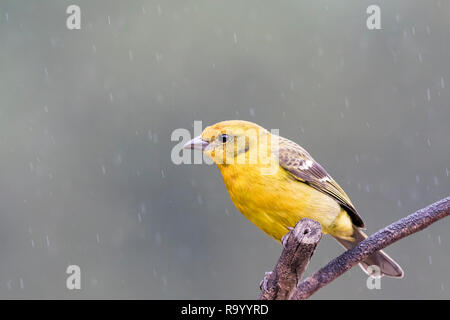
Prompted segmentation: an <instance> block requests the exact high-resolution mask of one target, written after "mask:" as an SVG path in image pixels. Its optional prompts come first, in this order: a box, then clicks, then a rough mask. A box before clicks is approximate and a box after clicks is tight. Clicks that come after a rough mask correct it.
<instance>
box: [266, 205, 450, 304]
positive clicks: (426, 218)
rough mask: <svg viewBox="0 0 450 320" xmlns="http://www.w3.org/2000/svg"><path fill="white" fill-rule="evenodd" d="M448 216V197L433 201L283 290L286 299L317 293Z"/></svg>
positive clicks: (305, 297) (303, 297) (268, 296)
mask: <svg viewBox="0 0 450 320" xmlns="http://www.w3.org/2000/svg"><path fill="white" fill-rule="evenodd" d="M448 215H450V197H447V198H445V199H442V200H440V201H438V202H435V203H433V204H431V205H429V206H428V207H426V208H423V209H420V210H418V211H416V212H415V213H413V214H411V215H409V216H407V217H405V218H403V219H400V220H398V221H397V222H394V223H392V224H391V225H389V226H387V227H386V228H384V229H381V230H380V231H378V232H376V233H374V234H373V235H371V236H370V237H368V238H367V239H365V240H364V241H362V242H360V243H359V244H358V245H357V246H355V247H354V248H352V249H350V250H348V251H346V252H344V253H343V254H342V255H340V256H339V257H337V258H335V259H334V260H332V261H331V262H329V263H328V264H327V265H326V266H325V267H323V268H322V269H320V270H319V271H317V272H316V273H314V274H313V275H312V276H310V277H308V278H306V279H305V280H303V281H302V282H300V283H299V284H298V285H297V286H296V288H295V289H294V290H292V289H291V290H288V289H284V291H289V292H291V294H289V295H288V297H289V298H290V299H293V300H300V299H307V298H309V297H310V296H311V295H312V294H314V293H315V292H316V291H317V290H319V289H320V288H322V287H324V286H326V285H327V284H329V283H330V282H331V281H333V280H334V279H336V278H337V277H339V276H341V275H342V274H343V273H344V272H346V271H348V270H349V269H351V268H352V267H353V266H355V265H356V264H358V263H359V262H361V261H363V260H364V259H365V258H367V257H368V256H370V255H372V254H373V253H375V252H376V251H378V250H381V249H383V248H386V247H387V246H389V245H391V244H392V243H394V242H396V241H398V240H400V239H402V238H404V237H407V236H409V235H411V234H413V233H416V232H418V231H421V230H423V229H425V228H426V227H428V226H429V225H431V224H432V223H434V222H436V221H438V220H440V219H442V218H444V217H446V216H448ZM296 228H297V227H296ZM294 230H295V229H294ZM292 232H293V231H291V232H290V233H292ZM319 239H320V238H319ZM285 251H286V248H285V249H284V250H283V253H282V256H283V254H287V253H285ZM313 251H314V249H313ZM312 253H313V252H311V255H312ZM284 259H285V261H289V259H292V260H291V261H294V260H293V258H292V257H290V258H284ZM280 260H281V257H280ZM279 262H280V261H279ZM308 262H309V259H307V261H306V264H305V266H307V264H308ZM301 264H302V263H299V262H297V264H296V265H301ZM277 266H278V264H277ZM284 270H292V268H288V267H284ZM274 271H275V270H274ZM303 271H304V270H303ZM295 274H297V273H295ZM284 277H286V276H284ZM291 277H292V276H291ZM269 278H270V277H269ZM297 279H299V278H297ZM275 280H276V279H275ZM291 283H292V282H289V284H291ZM274 286H275V287H276V283H275V284H271V287H274ZM263 296H264V297H267V298H270V297H272V296H270V295H266V296H265V295H264V292H263V293H262V294H261V297H260V298H262V297H263ZM275 297H276V296H275Z"/></svg>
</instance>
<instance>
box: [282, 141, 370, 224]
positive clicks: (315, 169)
mask: <svg viewBox="0 0 450 320" xmlns="http://www.w3.org/2000/svg"><path fill="white" fill-rule="evenodd" d="M279 164H280V166H281V167H282V168H283V169H285V170H286V171H288V172H289V173H290V174H291V175H292V176H293V177H294V178H295V179H297V180H299V181H301V182H303V183H306V184H308V185H310V186H311V187H313V188H314V189H316V190H318V191H320V192H323V193H324V194H326V195H329V196H331V197H332V198H334V199H335V200H336V201H337V202H338V203H339V204H340V205H341V206H342V207H343V208H344V209H345V210H346V211H347V213H348V214H349V215H350V218H351V219H352V222H353V224H354V225H355V226H357V227H359V228H364V222H363V220H362V218H361V216H360V215H359V214H358V212H357V211H356V209H355V207H354V206H353V204H352V202H351V201H350V198H349V197H348V196H347V194H346V193H345V191H344V190H343V189H342V188H341V187H340V186H339V185H338V184H337V182H336V181H334V180H333V178H332V177H331V176H330V175H329V174H328V173H327V172H326V171H325V169H324V168H323V167H322V166H321V165H320V164H319V163H317V162H316V161H315V160H314V159H313V158H312V157H311V155H310V154H309V153H308V152H307V151H306V150H305V149H303V148H302V147H300V146H299V145H298V144H296V143H295V142H293V141H290V140H288V139H285V138H282V137H279Z"/></svg>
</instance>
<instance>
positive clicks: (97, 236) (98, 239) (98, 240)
mask: <svg viewBox="0 0 450 320" xmlns="http://www.w3.org/2000/svg"><path fill="white" fill-rule="evenodd" d="M96 238H97V243H100V235H99V234H98V233H97V235H96Z"/></svg>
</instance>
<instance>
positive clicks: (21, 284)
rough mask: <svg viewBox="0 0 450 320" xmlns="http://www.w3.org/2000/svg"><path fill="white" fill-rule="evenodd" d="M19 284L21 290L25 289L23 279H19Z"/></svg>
mask: <svg viewBox="0 0 450 320" xmlns="http://www.w3.org/2000/svg"><path fill="white" fill-rule="evenodd" d="M19 283H20V289H23V288H24V285H23V279H22V278H19Z"/></svg>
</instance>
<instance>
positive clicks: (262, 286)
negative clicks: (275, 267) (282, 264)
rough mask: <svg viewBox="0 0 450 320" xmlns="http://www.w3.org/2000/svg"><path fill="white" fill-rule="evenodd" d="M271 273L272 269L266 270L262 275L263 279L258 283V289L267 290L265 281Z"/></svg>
mask: <svg viewBox="0 0 450 320" xmlns="http://www.w3.org/2000/svg"><path fill="white" fill-rule="evenodd" d="M271 274H272V271H269V272H266V273H265V275H264V279H262V280H261V282H260V283H259V289H261V290H264V291H267V282H268V281H269V277H270V275H271Z"/></svg>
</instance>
